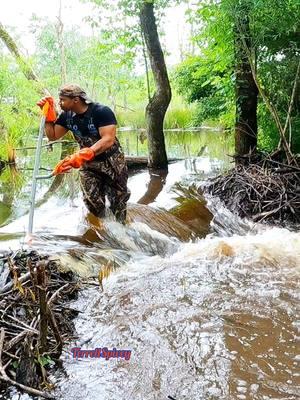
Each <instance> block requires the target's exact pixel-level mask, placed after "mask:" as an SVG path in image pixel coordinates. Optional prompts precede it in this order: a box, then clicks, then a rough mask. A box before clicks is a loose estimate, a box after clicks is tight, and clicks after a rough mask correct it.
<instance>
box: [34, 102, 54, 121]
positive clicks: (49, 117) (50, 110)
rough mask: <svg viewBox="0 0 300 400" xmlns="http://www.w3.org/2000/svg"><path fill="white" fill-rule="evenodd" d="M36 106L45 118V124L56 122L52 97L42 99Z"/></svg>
mask: <svg viewBox="0 0 300 400" xmlns="http://www.w3.org/2000/svg"><path fill="white" fill-rule="evenodd" d="M36 104H37V105H38V106H39V107H40V108H41V109H42V112H43V115H44V116H45V117H46V122H54V121H56V118H57V115H56V111H55V106H54V98H53V97H51V96H47V97H43V98H42V99H41V100H39V101H38V102H37V103H36Z"/></svg>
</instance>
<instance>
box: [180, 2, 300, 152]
mask: <svg viewBox="0 0 300 400" xmlns="http://www.w3.org/2000/svg"><path fill="white" fill-rule="evenodd" d="M245 10H247V12H248V13H249V21H250V31H251V37H250V38H248V39H250V42H251V47H250V48H248V49H247V51H248V52H249V58H250V59H252V61H254V63H255V67H256V75H257V79H258V81H259V83H260V86H261V88H262V90H263V91H264V93H265V95H266V97H267V98H268V100H269V101H270V103H271V104H272V105H273V106H274V108H275V109H276V110H277V113H278V115H279V118H280V122H281V124H282V126H284V124H285V119H286V115H287V110H288V108H289V103H290V99H291V95H292V89H293V85H294V80H295V76H296V71H297V66H298V62H299V55H300V35H299V28H300V26H299V15H300V3H299V1H297V0H292V1H290V0H275V1H274V0H266V1H261V0H239V1H233V0H222V1H198V4H197V7H196V8H195V10H194V15H193V18H194V21H196V26H198V34H197V36H196V37H195V41H196V44H197V46H198V49H199V50H198V53H199V55H197V56H194V55H192V56H189V57H188V58H187V59H186V60H185V61H184V62H183V63H182V64H181V65H180V66H179V67H178V69H177V72H176V74H175V79H176V83H177V88H178V91H179V92H180V93H182V94H183V95H184V96H185V97H186V99H187V100H188V101H189V102H196V103H197V105H198V107H197V109H198V121H199V122H202V121H203V120H205V119H210V118H211V119H215V120H216V119H217V120H219V121H221V122H225V123H226V124H227V125H228V126H232V125H233V121H234V119H235V109H234V102H235V94H234V88H235V78H234V62H235V49H234V27H235V26H239V23H240V21H241V20H242V18H243V17H244V13H245ZM239 34H240V35H243V34H244V33H243V32H239ZM298 79H299V77H298ZM299 90H300V89H299V85H298V90H297V92H296V96H295V101H294V107H293V111H292V113H291V119H290V124H289V125H290V132H291V134H290V136H291V140H292V148H293V150H294V151H298V152H299V151H300V132H299V130H300V100H299V97H300V96H299ZM258 117H259V137H258V139H259V145H260V147H261V148H263V149H265V150H272V149H274V148H276V147H277V145H278V141H279V135H278V129H277V127H276V125H275V123H274V121H273V119H272V116H271V115H270V112H269V110H268V109H267V107H266V104H265V102H264V101H263V100H262V98H260V104H259V111H258Z"/></svg>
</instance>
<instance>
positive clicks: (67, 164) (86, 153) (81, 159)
mask: <svg viewBox="0 0 300 400" xmlns="http://www.w3.org/2000/svg"><path fill="white" fill-rule="evenodd" d="M94 157H95V152H94V150H92V149H91V148H90V147H84V148H83V149H81V150H79V151H77V152H76V153H74V154H72V155H71V156H67V157H65V158H64V159H63V160H62V161H60V162H59V163H58V164H57V165H56V167H55V168H54V170H53V172H52V173H53V175H58V174H63V173H65V172H68V171H69V170H70V169H71V168H80V167H81V166H82V165H83V164H84V163H85V162H87V161H91V160H92V159H93V158H94Z"/></svg>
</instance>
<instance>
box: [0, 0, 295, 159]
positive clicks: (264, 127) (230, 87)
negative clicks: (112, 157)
mask: <svg viewBox="0 0 300 400" xmlns="http://www.w3.org/2000/svg"><path fill="white" fill-rule="evenodd" d="M89 3H93V4H94V6H95V9H94V12H93V13H92V14H91V16H90V17H89V18H88V19H86V20H85V21H83V23H82V25H85V27H90V28H91V27H92V33H91V34H83V33H81V27H79V26H72V27H70V26H68V28H66V27H64V29H63V31H62V34H61V35H62V36H61V37H59V34H58V27H57V25H56V22H55V23H53V21H51V20H50V19H49V18H38V17H36V16H33V17H32V19H31V33H32V34H33V35H34V38H35V46H36V51H35V53H34V55H32V56H31V58H30V59H28V58H26V61H27V62H28V63H29V64H30V65H31V66H32V68H33V69H34V70H35V71H36V73H37V75H38V77H39V78H40V80H41V81H42V85H43V87H45V88H48V89H49V91H50V92H51V93H52V94H53V95H54V96H57V91H58V88H59V86H60V85H61V83H62V80H63V77H62V73H61V61H62V59H61V57H62V55H61V53H60V44H61V42H60V41H62V42H63V44H64V62H65V64H66V71H67V76H66V78H67V81H68V82H76V83H78V84H80V85H82V86H83V87H85V88H86V90H87V91H88V92H89V94H90V96H91V97H92V98H94V99H95V100H97V101H100V102H102V103H106V104H108V105H110V106H111V107H113V108H114V110H115V111H116V113H117V117H118V121H119V125H120V126H131V127H139V128H140V127H144V126H145V120H144V110H145V106H146V104H147V102H148V93H147V82H146V76H145V59H144V53H143V41H142V38H141V34H140V28H139V25H138V10H139V7H140V4H141V1H139V0H119V1H115V2H113V4H112V3H111V2H109V6H110V9H111V10H113V13H111V14H106V13H105V12H104V11H103V10H105V7H107V2H106V1H104V0H90V1H89ZM189 3H190V2H189ZM174 4H176V1H175V0H174V1H172V2H170V1H168V2H167V1H165V0H162V1H155V2H154V5H155V12H156V16H157V20H158V22H159V24H160V25H159V30H160V34H163V23H161V21H163V14H164V11H165V10H166V7H172V6H173V5H174ZM113 7H114V8H113ZM245 9H247V10H249V19H250V28H251V38H250V39H251V48H250V49H249V52H250V54H249V56H250V57H252V59H253V60H255V62H256V74H257V79H258V80H259V82H260V85H261V88H262V90H264V92H265V94H266V96H267V98H268V99H269V101H270V102H271V103H272V104H273V105H274V107H275V108H276V110H277V112H278V115H279V118H280V121H281V124H282V125H283V126H284V125H285V118H286V115H287V110H288V108H289V102H290V98H291V93H292V88H293V84H294V79H295V74H296V70H297V65H298V61H299V52H300V50H299V47H300V45H299V42H300V36H299V15H300V3H299V1H298V0H263V1H262V0H238V1H236V0H222V1H219V0H210V1H208V0H206V1H200V0H199V1H198V2H193V4H192V5H190V6H189V7H187V10H188V18H187V20H186V21H187V22H186V24H187V29H190V27H191V26H193V29H192V32H193V37H192V38H191V40H192V41H193V46H190V48H193V49H194V52H193V53H192V54H185V55H184V61H183V62H182V63H181V64H180V65H179V66H178V67H177V68H176V70H174V68H169V75H170V81H171V85H172V87H173V89H174V88H176V89H177V91H176V92H175V91H173V99H172V103H171V106H170V109H169V110H168V113H167V115H166V119H165V127H166V128H178V127H185V128H186V127H190V126H196V125H200V124H202V123H203V122H207V121H210V122H213V123H215V124H221V125H223V126H226V127H233V126H234V122H235V75H234V63H235V49H234V24H235V23H236V21H238V19H239V16H242V11H241V10H245ZM2 22H3V23H5V21H2ZM62 22H64V21H62ZM8 31H9V32H12V36H13V37H14V38H15V39H16V40H17V41H18V36H17V34H18V29H17V28H15V29H14V30H11V29H10V28H8ZM18 43H19V42H18ZM164 50H165V51H166V52H167V51H168V49H164ZM0 52H1V53H0V130H1V150H0V157H1V158H7V154H8V152H9V149H11V148H12V147H14V146H19V145H20V144H22V143H25V138H26V137H27V136H29V135H31V134H32V133H33V132H35V133H36V132H37V129H38V123H39V112H38V110H37V109H36V106H35V102H36V101H37V100H38V98H39V96H40V95H39V94H38V93H37V91H36V88H35V85H34V83H33V82H32V81H31V82H29V81H28V80H27V79H26V78H25V77H24V76H23V74H22V72H21V71H20V68H19V67H18V65H17V63H16V61H15V60H14V58H13V57H12V56H11V55H10V54H9V53H8V52H7V51H6V50H5V46H4V44H3V43H1V47H0ZM148 68H149V65H148ZM149 79H150V80H149V85H150V95H151V94H153V91H154V84H153V79H152V76H151V73H150V75H149ZM299 93H300V88H299V85H298V89H297V91H296V95H295V99H294V106H293V109H292V113H291V118H290V121H289V123H288V130H287V134H288V135H287V136H291V140H292V142H293V150H294V151H298V152H299V151H300V133H299V131H300V95H299ZM187 103H189V105H186V104H187ZM258 117H259V145H260V147H261V148H263V149H266V150H271V149H274V148H276V147H277V145H278V140H279V135H278V128H277V127H276V124H275V123H274V120H273V118H272V116H271V114H270V112H269V110H268V108H267V107H266V104H265V102H264V101H263V99H262V98H261V97H260V99H259V107H258ZM290 133H291V134H290Z"/></svg>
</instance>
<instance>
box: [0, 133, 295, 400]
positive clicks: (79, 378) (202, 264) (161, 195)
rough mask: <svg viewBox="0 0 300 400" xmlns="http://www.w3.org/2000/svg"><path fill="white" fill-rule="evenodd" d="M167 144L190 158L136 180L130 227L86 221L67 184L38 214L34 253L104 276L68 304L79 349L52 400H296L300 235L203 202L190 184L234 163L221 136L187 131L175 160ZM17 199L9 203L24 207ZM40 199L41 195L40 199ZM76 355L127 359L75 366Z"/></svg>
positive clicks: (20, 228)
mask: <svg viewBox="0 0 300 400" xmlns="http://www.w3.org/2000/svg"><path fill="white" fill-rule="evenodd" d="M174 135H176V133H173V134H172V135H171V136H170V138H171V139H172V140H171V139H170V140H169V143H168V145H169V152H170V153H172V151H173V152H174V153H173V156H177V157H179V156H184V157H185V156H187V155H188V156H189V158H188V159H185V160H181V161H177V162H175V163H173V164H171V165H170V168H169V173H168V175H164V174H159V173H157V174H155V175H152V176H149V173H148V172H146V171H140V172H137V173H135V174H133V175H131V177H130V180H129V186H130V189H131V191H132V196H131V199H130V202H131V204H130V207H129V217H130V218H129V220H130V221H129V223H128V224H127V225H126V226H121V225H120V224H118V223H116V222H114V221H113V219H112V218H111V217H107V218H106V219H105V220H104V221H102V223H100V222H99V221H97V220H96V219H95V218H93V217H92V216H91V215H88V214H87V213H86V211H85V209H84V207H83V205H82V201H81V197H80V194H79V193H78V191H77V190H76V182H75V183H74V182H73V181H72V179H71V178H70V177H68V181H67V182H65V184H64V185H63V186H62V187H60V188H59V189H58V190H57V191H55V192H54V193H53V195H51V196H50V197H49V198H48V199H47V200H45V201H44V202H42V204H41V205H40V206H39V207H37V209H36V213H35V220H34V222H35V223H34V227H35V235H36V237H35V239H34V241H33V244H32V245H33V247H34V248H37V249H38V250H42V251H44V252H49V253H50V254H52V256H53V257H55V258H59V259H60V260H61V262H62V264H63V266H64V267H65V268H70V269H72V270H74V271H76V272H78V273H79V274H80V275H81V276H82V277H83V278H87V277H97V276H98V274H99V270H100V269H103V270H106V272H107V273H106V274H104V275H106V276H108V277H107V278H105V279H103V281H102V284H103V290H101V289H100V288H99V287H98V286H95V287H92V288H85V289H83V290H82V291H81V293H80V296H79V298H78V300H76V301H74V303H72V307H73V308H76V309H78V310H79V311H80V313H79V316H78V317H77V318H76V320H75V326H76V331H77V334H78V340H77V341H76V342H74V343H69V344H66V346H65V348H64V352H63V355H62V360H63V370H62V371H61V370H59V371H57V372H56V373H55V374H54V376H53V378H52V379H53V382H55V383H56V394H55V396H56V398H57V399H63V400H65V399H66V400H67V399H68V400H69V399H81V398H88V399H91V400H93V399H95V400H96V399H97V400H106V399H107V400H108V399H115V400H125V399H133V400H148V399H149V400H152V399H153V400H154V399H159V400H160V399H168V398H169V399H170V398H173V399H176V400H183V399H184V400H188V399H191V400H192V399H193V400H194V399H203V400H210V399H241V400H243V399H245V400H248V399H262V400H267V399H290V400H292V399H293V400H296V399H299V398H300V368H299V365H300V345H299V339H300V315H299V300H300V294H299V293H300V292H299V288H300V284H299V277H300V233H299V232H298V231H296V230H294V231H289V230H287V229H282V228H278V227H266V226H260V225H253V224H251V223H249V222H247V221H241V220H240V219H239V218H237V217H235V216H233V215H232V214H231V213H230V212H229V211H228V210H226V209H224V208H223V207H222V205H221V204H220V203H219V202H218V200H217V199H214V198H206V199H203V196H202V195H201V194H200V193H199V191H198V190H197V187H199V185H200V184H201V183H203V182H205V180H206V179H208V178H209V177H211V176H214V175H215V174H217V173H219V172H220V171H222V170H223V169H224V168H227V167H228V165H229V161H230V159H229V158H228V157H227V156H226V154H228V153H229V152H230V147H226V143H227V142H226V138H224V136H223V135H221V134H220V133H216V132H214V133H212V132H202V133H197V135H198V136H195V137H196V139H195V142H194V141H193V135H195V133H193V134H190V136H187V137H188V139H186V142H185V143H186V146H182V148H184V150H182V152H181V154H180V153H179V152H178V151H179V150H178V147H176V146H177V145H176V143H177V142H179V139H178V137H176V136H175V138H174V137H173V136H174ZM186 135H188V134H187V133H186ZM212 135H215V136H214V137H213V136H212ZM191 138H192V139H191ZM138 140H139V138H138ZM131 141H132V143H133V144H135V143H136V138H135V137H134V139H132V137H130V139H127V142H126V141H125V144H126V145H128V146H129V147H128V152H131V153H132V152H133V151H134V150H130V144H131ZM191 143H192V144H191ZM220 143H223V144H220ZM224 143H225V145H224ZM142 145H143V143H141V142H139V151H141V146H142ZM203 146H205V148H203ZM201 148H202V150H201ZM187 149H188V150H187ZM196 149H197V150H196ZM43 185H46V183H45V182H43ZM48 185H50V183H49V184H48ZM149 188H150V189H149ZM27 189H28V188H27ZM22 190H23V192H22V193H23V194H22V195H20V197H19V198H18V197H17V196H16V198H15V199H14V203H12V204H14V207H15V205H16V204H19V205H20V208H21V209H25V200H26V198H27V197H26V195H25V194H24V193H26V188H23V189H22ZM46 192H47V188H45V187H44V186H41V187H40V193H39V199H42V198H43V195H44V194H45V193H46ZM19 193H21V191H20V192H19ZM206 201H207V204H205V202H206ZM18 202H19V203H18ZM209 210H210V211H209ZM21 214H23V212H21V211H18V215H20V216H19V217H18V218H16V217H13V218H12V217H10V218H8V219H7V221H12V220H13V221H12V222H10V223H9V224H6V225H5V224H4V226H3V227H2V228H1V232H0V235H1V242H0V245H1V248H2V249H3V250H4V249H7V248H8V247H11V248H17V247H19V246H20V244H22V242H23V240H24V232H26V224H27V219H28V216H27V215H24V216H21ZM12 215H16V214H14V213H12ZM200 227H201V229H200ZM96 281H97V280H96ZM96 281H95V282H96ZM74 347H78V348H81V349H82V350H84V349H85V350H87V349H88V350H92V349H96V348H99V349H100V348H101V349H103V348H107V349H114V348H115V349H117V350H118V349H123V350H127V351H131V353H130V354H131V355H130V358H129V357H127V358H129V359H127V360H126V359H125V357H111V358H109V359H106V358H108V357H106V358H105V357H100V358H98V357H96V358H95V357H84V358H80V357H77V358H73V356H72V354H74V352H73V353H72V351H71V349H72V348H74ZM91 354H92V353H91ZM105 354H106V355H107V354H108V353H107V352H106V353H105ZM128 354H129V353H128ZM94 355H95V354H94ZM112 355H113V353H111V356H112ZM115 355H116V354H115ZM10 397H11V398H12V399H18V398H19V397H18V395H17V394H16V392H15V391H14V390H12V392H11V394H10ZM0 398H1V395H0ZM21 398H22V399H25V398H28V397H27V396H26V395H23V396H22V397H21Z"/></svg>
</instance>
